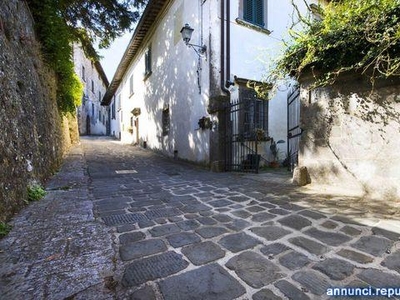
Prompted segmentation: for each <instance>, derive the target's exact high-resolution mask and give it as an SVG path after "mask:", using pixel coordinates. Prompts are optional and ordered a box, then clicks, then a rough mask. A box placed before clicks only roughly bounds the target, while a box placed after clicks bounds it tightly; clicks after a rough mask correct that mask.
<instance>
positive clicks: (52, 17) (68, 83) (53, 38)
mask: <svg viewBox="0 0 400 300" xmlns="http://www.w3.org/2000/svg"><path fill="white" fill-rule="evenodd" d="M29 7H30V9H31V12H32V15H33V17H34V19H35V29H36V33H37V35H38V38H39V41H40V43H41V45H42V51H43V55H44V58H45V61H46V62H47V64H48V65H49V66H50V67H51V68H52V69H53V70H54V71H55V74H56V76H57V104H58V107H59V109H60V111H61V112H62V113H68V112H70V113H74V112H75V108H76V106H78V105H80V102H81V99H82V94H83V85H82V83H81V81H80V79H79V77H78V76H77V75H76V74H75V71H74V64H73V61H72V44H71V41H72V36H71V32H70V31H69V30H68V26H67V25H66V24H65V22H64V20H63V19H62V18H61V16H60V15H59V14H58V10H57V2H56V1H53V0H41V1H30V2H29Z"/></svg>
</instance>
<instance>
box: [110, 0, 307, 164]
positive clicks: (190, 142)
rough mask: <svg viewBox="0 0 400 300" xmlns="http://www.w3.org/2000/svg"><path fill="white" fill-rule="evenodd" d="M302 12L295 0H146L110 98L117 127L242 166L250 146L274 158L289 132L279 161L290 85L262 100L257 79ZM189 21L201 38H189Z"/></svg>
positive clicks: (141, 139) (131, 137)
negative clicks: (273, 152) (185, 34)
mask: <svg viewBox="0 0 400 300" xmlns="http://www.w3.org/2000/svg"><path fill="white" fill-rule="evenodd" d="M297 2H298V3H299V5H302V6H299V8H300V10H302V11H305V9H306V8H305V7H304V3H303V1H297ZM295 14H296V12H295V9H294V8H293V6H292V4H291V1H290V0H284V1H272V0H269V1H268V0H190V1H189V0H170V1H167V0H163V1H162V0H151V1H149V4H148V6H147V8H146V10H145V12H144V14H143V16H142V19H141V21H140V22H139V24H138V26H137V28H136V30H135V32H134V34H133V36H132V39H131V41H130V44H129V46H128V48H127V50H126V52H125V54H124V56H123V58H122V60H121V62H120V64H119V66H118V68H117V71H116V73H115V75H114V78H113V80H112V82H111V84H110V87H109V89H108V90H107V93H106V94H105V97H104V98H103V102H102V104H103V105H106V106H109V107H110V116H111V134H112V135H114V136H115V137H117V138H119V139H121V140H122V141H123V142H126V143H133V144H139V145H141V146H145V147H149V148H151V149H154V150H157V151H160V152H162V153H164V154H166V155H168V156H171V157H178V158H181V159H185V160H189V161H194V162H196V163H199V164H204V165H208V166H211V167H212V168H213V169H215V170H221V169H225V170H227V169H232V168H239V169H240V168H242V169H243V168H244V165H245V164H246V160H247V163H248V159H249V157H250V159H251V155H252V154H257V155H261V156H262V160H264V161H270V160H272V159H273V158H272V157H271V153H269V147H270V143H271V140H270V138H271V137H272V138H273V140H275V141H278V140H282V143H280V144H278V145H277V146H278V148H279V147H280V149H279V152H280V153H283V155H281V157H280V159H281V160H282V159H283V158H284V156H285V155H286V154H285V153H286V152H287V148H288V147H287V144H288V125H287V124H288V123H287V119H288V93H290V90H291V87H290V86H284V87H281V88H279V89H278V92H277V93H276V95H275V96H274V97H273V98H272V99H271V100H265V99H262V98H261V96H259V95H258V94H257V93H256V92H255V91H254V90H253V89H252V87H251V86H258V85H259V84H260V82H262V80H263V76H265V74H266V71H267V69H268V63H267V62H266V61H269V60H271V59H272V58H273V57H276V55H278V53H279V50H280V49H281V48H282V47H283V45H282V39H283V38H285V37H287V32H288V29H289V28H290V27H291V26H292V25H293V20H294V19H295V18H296V15H295ZM185 24H189V25H190V26H191V27H192V28H193V29H194V31H193V34H192V37H191V40H190V42H189V44H194V45H195V46H190V45H189V46H188V45H186V44H185V42H184V41H183V40H182V36H181V30H182V27H183V26H184V25H185ZM202 46H205V48H206V50H205V52H204V53H200V52H201V50H202V49H201V47H202ZM194 50H195V51H194ZM249 83H250V84H249ZM242 98H243V99H242ZM256 132H261V133H262V137H261V138H260V137H257V138H256V137H255V133H256ZM257 139H258V140H257ZM260 139H261V140H260ZM249 155H250V156H249ZM258 159H259V158H258Z"/></svg>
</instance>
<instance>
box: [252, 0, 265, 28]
mask: <svg viewBox="0 0 400 300" xmlns="http://www.w3.org/2000/svg"><path fill="white" fill-rule="evenodd" d="M253 2H254V8H253V9H254V23H255V24H257V25H260V26H262V27H264V0H253Z"/></svg>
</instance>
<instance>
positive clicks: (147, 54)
mask: <svg viewBox="0 0 400 300" xmlns="http://www.w3.org/2000/svg"><path fill="white" fill-rule="evenodd" d="M144 63H145V73H144V75H145V76H146V77H147V76H150V74H151V46H149V47H148V48H147V49H146V52H145V54H144Z"/></svg>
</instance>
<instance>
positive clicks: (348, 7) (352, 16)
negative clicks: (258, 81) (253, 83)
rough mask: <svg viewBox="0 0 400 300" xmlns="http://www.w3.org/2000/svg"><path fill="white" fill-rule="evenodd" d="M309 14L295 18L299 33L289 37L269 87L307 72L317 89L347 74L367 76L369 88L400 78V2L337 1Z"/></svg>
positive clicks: (312, 8) (312, 10)
mask: <svg viewBox="0 0 400 300" xmlns="http://www.w3.org/2000/svg"><path fill="white" fill-rule="evenodd" d="M292 2H293V1H292ZM293 5H294V4H293ZM295 8H296V9H295V11H297V13H298V12H299V9H297V7H296V6H295ZM308 8H309V12H310V13H309V14H308V15H307V16H301V15H300V14H299V13H298V14H299V17H300V18H299V19H300V22H301V24H302V26H301V27H302V28H303V29H302V30H298V31H294V30H292V31H291V37H292V40H291V41H290V42H287V43H286V45H287V48H286V50H285V51H284V52H283V54H282V56H281V57H279V59H278V60H277V61H276V62H275V68H274V70H273V71H272V72H271V73H270V74H268V80H269V81H270V82H271V81H272V82H273V81H276V80H277V79H279V78H284V77H285V76H287V75H288V74H292V75H296V76H301V75H302V74H304V73H305V72H312V73H313V75H314V77H315V86H324V85H329V84H332V83H334V82H335V80H336V78H337V77H338V76H339V75H340V74H341V73H343V72H346V71H356V72H360V73H362V74H364V75H367V76H369V78H370V80H371V82H372V83H373V82H374V81H375V79H377V78H388V77H391V76H400V0H363V1H354V0H341V1H330V2H329V3H328V4H327V5H325V6H319V7H310V6H308ZM316 14H317V15H318V17H317V16H316Z"/></svg>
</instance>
